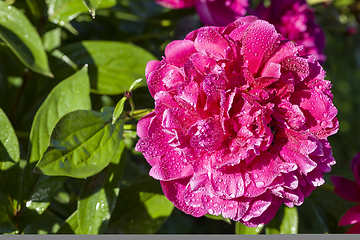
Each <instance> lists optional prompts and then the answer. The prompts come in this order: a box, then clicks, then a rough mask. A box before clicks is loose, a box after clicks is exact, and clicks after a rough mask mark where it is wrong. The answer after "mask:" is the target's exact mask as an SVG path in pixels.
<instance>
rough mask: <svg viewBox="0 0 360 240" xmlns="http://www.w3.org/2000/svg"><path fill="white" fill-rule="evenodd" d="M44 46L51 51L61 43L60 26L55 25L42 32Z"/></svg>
mask: <svg viewBox="0 0 360 240" xmlns="http://www.w3.org/2000/svg"><path fill="white" fill-rule="evenodd" d="M43 38H44V48H45V49H46V51H51V50H53V49H54V48H57V47H59V46H60V45H61V28H60V27H57V28H54V29H52V30H50V31H47V32H46V33H45V34H44V37H43Z"/></svg>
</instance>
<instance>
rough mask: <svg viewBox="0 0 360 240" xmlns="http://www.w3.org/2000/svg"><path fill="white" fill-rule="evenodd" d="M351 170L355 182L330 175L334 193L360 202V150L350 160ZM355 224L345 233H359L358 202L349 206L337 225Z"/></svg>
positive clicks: (359, 209) (359, 211)
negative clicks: (353, 205)
mask: <svg viewBox="0 0 360 240" xmlns="http://www.w3.org/2000/svg"><path fill="white" fill-rule="evenodd" d="M351 170H352V172H353V173H354V177H355V182H353V181H350V180H348V179H346V178H344V177H340V176H332V177H331V180H332V181H333V183H334V184H335V190H334V191H335V193H336V194H337V195H339V196H340V197H342V198H344V199H346V200H348V201H352V202H358V203H360V152H359V153H358V154H357V155H356V156H355V157H354V159H353V160H352V162H351ZM349 224H355V225H354V226H352V227H351V228H350V229H349V231H348V232H347V233H360V204H359V205H357V206H355V207H352V208H350V209H349V210H348V211H347V212H346V213H345V214H344V216H342V217H341V219H340V221H339V226H345V225H349Z"/></svg>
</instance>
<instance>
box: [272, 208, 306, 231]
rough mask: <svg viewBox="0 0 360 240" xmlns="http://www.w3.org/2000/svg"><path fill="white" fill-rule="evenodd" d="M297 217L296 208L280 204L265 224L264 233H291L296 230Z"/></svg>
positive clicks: (297, 224)
mask: <svg viewBox="0 0 360 240" xmlns="http://www.w3.org/2000/svg"><path fill="white" fill-rule="evenodd" d="M298 226H299V217H298V212H297V208H296V207H295V206H294V207H293V208H289V207H287V206H285V205H281V207H280V208H279V210H278V211H277V212H276V214H275V216H274V218H273V219H271V221H270V222H269V223H268V224H266V225H265V233H266V234H293V233H297V232H298Z"/></svg>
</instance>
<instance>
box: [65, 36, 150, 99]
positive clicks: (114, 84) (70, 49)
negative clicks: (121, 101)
mask: <svg viewBox="0 0 360 240" xmlns="http://www.w3.org/2000/svg"><path fill="white" fill-rule="evenodd" d="M59 51H61V52H62V53H63V54H64V55H65V58H68V59H70V60H71V61H72V62H74V63H75V64H76V65H77V66H78V67H79V66H83V65H84V64H88V65H89V76H90V82H91V90H92V92H94V93H98V94H108V95H113V94H120V93H123V92H125V91H126V90H128V89H129V87H130V86H131V85H132V83H133V82H134V80H136V79H139V78H144V74H145V67H146V64H147V63H148V62H149V61H150V60H154V59H155V57H154V56H153V55H152V54H151V53H149V52H147V51H145V50H144V49H142V48H140V47H137V46H134V45H131V44H127V43H121V42H111V41H83V42H81V43H73V44H70V45H67V46H64V47H61V48H59ZM58 57H63V56H58ZM141 86H146V81H141V82H140V83H139V84H137V85H136V86H135V87H134V89H135V88H138V87H141Z"/></svg>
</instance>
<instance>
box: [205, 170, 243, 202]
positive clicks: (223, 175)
mask: <svg viewBox="0 0 360 240" xmlns="http://www.w3.org/2000/svg"><path fill="white" fill-rule="evenodd" d="M211 183H212V186H213V188H214V190H215V192H216V194H217V195H218V196H219V197H221V198H223V199H234V198H238V197H241V196H242V195H243V193H244V188H245V185H244V181H243V177H242V174H241V168H240V167H237V168H235V167H228V168H223V169H221V170H220V169H219V170H217V171H213V172H212V174H211Z"/></svg>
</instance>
